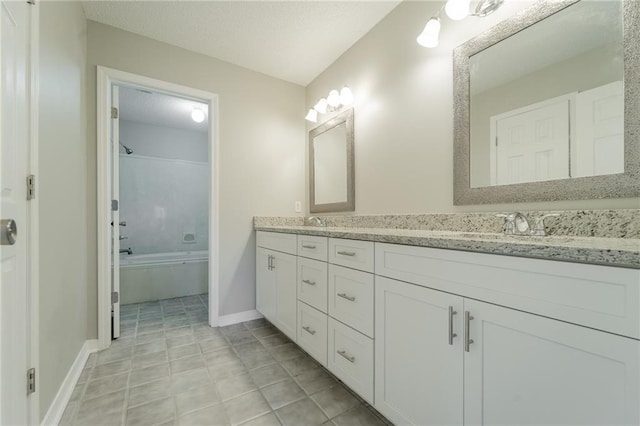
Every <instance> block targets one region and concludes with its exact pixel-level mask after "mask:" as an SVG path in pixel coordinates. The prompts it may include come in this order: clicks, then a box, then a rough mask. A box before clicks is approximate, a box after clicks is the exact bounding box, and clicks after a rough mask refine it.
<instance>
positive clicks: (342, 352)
mask: <svg viewBox="0 0 640 426" xmlns="http://www.w3.org/2000/svg"><path fill="white" fill-rule="evenodd" d="M338 355H340V356H341V357H342V358H344V359H346V360H347V361H349V362H350V363H352V364H353V363H355V362H356V357H355V356H349V355H347V351H338Z"/></svg>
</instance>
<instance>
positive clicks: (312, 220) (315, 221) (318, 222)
mask: <svg viewBox="0 0 640 426" xmlns="http://www.w3.org/2000/svg"><path fill="white" fill-rule="evenodd" d="M306 222H307V224H309V225H315V226H327V223H326V222H325V221H324V220H323V219H322V218H320V217H318V216H309V217H308V218H307V220H306Z"/></svg>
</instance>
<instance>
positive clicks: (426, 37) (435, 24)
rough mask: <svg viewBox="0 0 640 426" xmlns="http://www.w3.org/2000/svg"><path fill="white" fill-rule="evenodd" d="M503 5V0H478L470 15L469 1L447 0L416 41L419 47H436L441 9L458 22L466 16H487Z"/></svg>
mask: <svg viewBox="0 0 640 426" xmlns="http://www.w3.org/2000/svg"><path fill="white" fill-rule="evenodd" d="M503 3H504V0H480V1H479V2H478V4H477V6H476V9H475V12H474V13H471V14H470V13H469V5H470V0H447V2H446V3H445V4H444V5H443V6H442V7H441V8H440V10H439V11H438V13H436V14H435V15H434V16H432V17H431V18H429V20H428V21H427V24H426V25H425V26H424V30H422V32H421V33H420V35H419V36H418V37H417V38H416V41H417V42H418V44H419V45H421V46H424V47H429V48H432V47H436V46H437V45H438V39H439V37H440V27H441V25H440V14H441V13H442V10H443V9H444V11H445V12H446V14H447V16H448V17H449V18H450V19H452V20H454V21H459V20H462V19H464V18H466V17H467V16H475V17H478V18H484V17H486V16H489V15H491V14H492V13H493V12H495V11H496V10H498V9H499V8H500V6H502V4H503Z"/></svg>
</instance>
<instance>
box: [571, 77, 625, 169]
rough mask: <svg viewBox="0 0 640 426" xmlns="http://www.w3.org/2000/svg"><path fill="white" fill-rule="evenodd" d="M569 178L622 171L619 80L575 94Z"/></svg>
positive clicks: (622, 143) (622, 119) (622, 95)
mask: <svg viewBox="0 0 640 426" xmlns="http://www.w3.org/2000/svg"><path fill="white" fill-rule="evenodd" d="M575 140H576V143H575V144H574V145H572V148H573V149H572V158H571V162H572V165H575V167H572V174H571V176H572V177H581V176H600V175H609V174H616V173H623V172H624V86H623V84H622V82H621V81H616V82H614V83H611V84H605V85H604V86H600V87H596V88H595V89H591V90H586V91H584V92H581V93H578V94H577V95H576V137H575Z"/></svg>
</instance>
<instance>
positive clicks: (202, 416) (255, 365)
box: [61, 295, 390, 426]
mask: <svg viewBox="0 0 640 426" xmlns="http://www.w3.org/2000/svg"><path fill="white" fill-rule="evenodd" d="M121 329H122V331H121V337H120V338H119V339H118V340H116V341H114V342H113V343H112V345H111V347H110V348H109V349H106V350H104V351H101V352H98V353H95V354H92V355H91V356H90V357H89V360H88V361H87V365H86V366H85V368H84V371H83V372H82V375H81V377H80V380H79V381H78V384H77V386H76V388H75V389H74V392H73V395H72V396H71V400H70V402H69V404H68V405H67V408H66V410H65V412H64V416H63V419H62V421H61V425H74V426H75V425H239V424H242V425H247V426H249V425H251V426H253V425H280V424H283V425H295V426H303V425H332V426H333V425H335V426H351V425H354V426H355V425H362V426H364V425H367V426H384V425H387V424H390V423H388V422H387V421H386V420H385V419H384V418H383V417H382V416H380V415H379V414H378V413H377V412H376V411H375V410H374V409H373V408H372V407H370V406H369V405H368V404H366V403H365V402H363V401H362V400H361V399H359V398H358V397H356V396H355V395H354V394H353V393H352V392H351V391H350V390H349V389H347V388H346V387H345V386H344V385H342V384H341V383H340V382H338V381H337V380H336V379H335V378H334V377H333V376H332V375H331V374H329V373H328V372H327V371H326V370H324V369H323V368H322V367H320V366H319V365H318V364H316V363H315V362H314V361H313V360H312V359H311V358H310V357H309V356H308V355H306V354H305V353H304V352H303V351H302V350H301V349H300V348H299V347H298V346H296V345H295V344H294V343H292V342H291V341H290V340H289V339H287V337H285V336H284V335H283V334H282V333H280V332H279V331H278V330H277V329H276V328H275V327H273V326H272V325H271V324H269V322H267V321H266V320H264V319H259V320H254V321H248V322H245V323H241V324H234V325H230V326H227V327H221V328H211V327H209V326H208V325H207V297H206V295H200V296H189V297H183V298H179V299H169V300H161V301H158V302H148V303H141V304H136V305H124V306H122V308H121Z"/></svg>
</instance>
